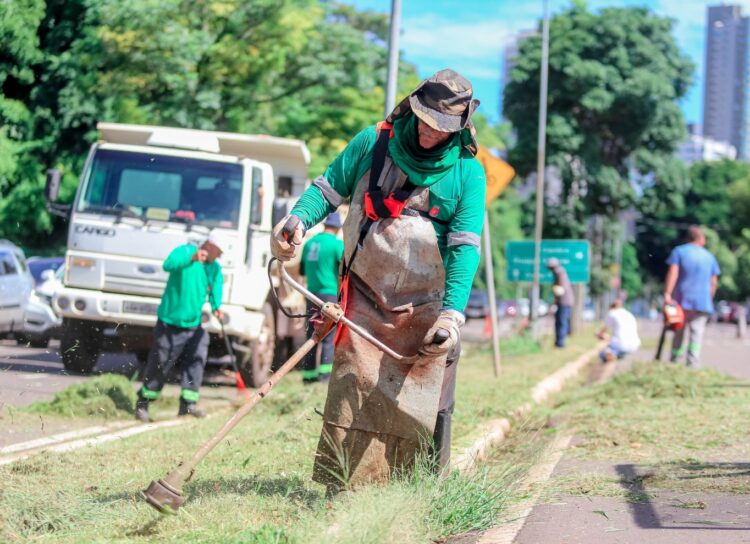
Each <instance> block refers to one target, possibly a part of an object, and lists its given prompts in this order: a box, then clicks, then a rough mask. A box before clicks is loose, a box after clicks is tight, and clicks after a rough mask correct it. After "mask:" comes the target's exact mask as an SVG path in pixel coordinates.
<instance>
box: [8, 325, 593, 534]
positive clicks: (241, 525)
mask: <svg viewBox="0 0 750 544" xmlns="http://www.w3.org/2000/svg"><path fill="white" fill-rule="evenodd" d="M549 344H550V342H549V341H548V340H545V341H544V342H543V345H542V348H543V349H541V350H540V349H539V347H534V346H531V349H526V348H524V349H523V350H521V349H519V350H518V351H521V352H523V351H536V353H532V354H530V355H523V354H516V355H509V356H507V357H505V358H504V361H503V375H502V377H501V378H500V379H495V378H494V377H493V371H492V363H491V357H490V356H489V353H490V351H489V350H488V349H486V348H482V347H478V346H467V350H466V354H465V357H463V358H462V360H461V366H460V370H459V386H458V394H457V399H458V401H457V409H456V434H455V437H456V438H455V440H454V442H455V443H457V444H458V445H459V446H460V445H461V444H466V443H470V442H471V440H472V439H473V432H474V430H475V427H476V425H477V424H478V423H480V422H482V421H483V420H486V419H491V418H495V417H501V416H507V415H508V414H509V413H510V412H511V411H512V410H514V409H515V408H516V407H517V406H518V405H520V404H522V403H523V402H526V401H527V400H528V396H529V392H530V389H531V387H532V386H533V385H534V384H535V383H536V382H538V381H539V380H540V379H541V378H542V377H544V376H546V375H547V374H549V373H550V372H552V371H554V370H555V369H556V368H558V367H559V366H561V365H562V364H564V363H565V362H567V361H568V360H570V359H573V358H575V357H576V356H577V355H579V354H580V353H581V352H583V351H585V350H586V349H589V348H590V347H591V346H592V345H593V338H592V337H591V335H590V334H587V335H585V336H584V335H582V336H580V337H579V338H574V339H573V341H572V342H571V345H570V347H568V348H566V349H565V350H552V349H551V348H550V346H549ZM324 398H325V391H324V389H323V387H319V386H313V387H303V386H302V384H301V383H300V381H299V377H298V376H297V375H296V374H295V375H292V376H289V377H288V378H287V379H286V380H285V381H283V382H282V383H281V384H280V385H279V386H278V387H277V389H275V390H274V391H273V392H272V393H271V395H269V396H268V397H267V398H266V399H265V400H263V402H261V403H260V404H259V405H258V406H257V409H256V410H254V412H253V413H252V414H251V415H250V416H248V418H247V419H246V420H245V421H244V422H242V423H241V424H240V426H239V427H238V428H237V429H235V431H234V432H233V434H231V435H230V436H229V438H228V440H226V441H225V442H224V443H222V444H220V445H219V446H218V447H217V448H216V450H214V452H212V454H211V455H210V456H209V457H208V458H207V459H206V461H205V462H204V463H203V464H202V465H200V466H199V467H198V470H197V473H196V475H195V476H194V478H193V480H192V481H190V482H189V483H188V484H187V485H186V487H185V492H186V495H187V496H188V500H187V502H186V504H185V505H184V507H183V509H182V512H181V514H180V515H179V516H173V517H161V516H159V515H158V514H157V513H155V512H154V511H153V510H152V509H151V508H150V507H149V506H147V505H146V504H145V503H143V502H142V501H141V500H140V499H139V498H138V492H139V491H140V490H141V489H143V488H144V487H145V486H146V485H147V484H148V482H149V481H150V480H152V479H155V478H159V477H162V476H163V475H164V474H165V473H166V472H168V471H169V470H170V469H172V468H173V467H174V466H175V465H176V464H177V463H178V462H180V460H181V459H184V458H185V457H187V456H189V455H190V454H192V453H193V452H194V451H195V449H197V448H198V447H199V446H200V445H201V444H202V443H203V442H204V441H205V440H207V439H208V438H209V437H210V435H211V434H212V433H213V432H214V431H215V430H216V429H217V428H218V427H219V426H220V425H221V424H222V423H223V422H224V419H225V417H226V416H227V414H228V412H222V413H217V414H215V415H214V416H213V417H211V418H209V419H207V420H203V421H190V422H189V423H187V424H185V425H182V426H179V427H176V428H169V429H163V430H160V431H155V432H151V433H145V434H142V435H138V436H134V437H131V438H128V439H126V440H122V441H116V442H112V443H108V444H103V445H101V446H99V447H95V448H87V449H82V450H77V451H74V452H70V453H66V454H40V455H37V456H35V457H32V458H30V459H28V460H25V461H20V462H16V463H14V464H11V465H7V466H2V467H0V480H2V481H3V486H2V488H1V489H0V541H9V542H22V541H28V540H33V541H34V542H37V541H38V542H71V543H72V542H111V541H123V542H145V541H153V540H159V541H160V542H172V541H174V542H181V543H188V542H243V543H245V542H249V543H298V542H299V543H302V542H304V543H308V542H334V543H347V542H372V543H381V542H403V543H407V544H408V543H412V542H413V543H417V542H429V541H430V540H432V539H436V538H439V537H441V536H445V535H450V534H457V533H463V532H466V531H471V530H477V529H482V528H486V527H488V526H491V525H492V524H494V523H496V521H497V519H498V516H499V515H500V514H501V512H502V510H503V508H504V507H505V505H506V504H507V503H508V502H509V501H512V500H514V499H515V493H517V491H516V484H517V483H518V481H519V479H520V478H521V477H522V475H523V472H524V469H525V468H526V467H527V466H528V464H529V463H530V462H531V460H532V459H533V455H532V450H533V448H531V449H528V448H527V449H524V447H523V446H519V447H518V448H516V449H515V450H514V451H513V452H512V453H507V454H506V455H503V456H496V457H495V458H493V459H491V460H490V461H489V462H488V463H486V464H485V465H483V466H482V467H480V468H479V470H477V471H476V472H474V473H472V474H468V475H462V474H454V475H451V476H450V477H448V478H446V479H443V480H439V479H437V478H435V477H434V476H432V475H431V473H430V471H429V470H428V469H427V468H426V467H423V468H422V469H419V470H417V471H416V472H415V473H414V474H412V475H409V476H405V477H404V478H401V479H398V480H397V481H394V482H392V483H391V484H389V485H387V486H383V487H371V488H368V489H365V490H361V491H358V492H356V493H351V494H348V495H345V496H343V497H337V498H336V499H334V500H330V499H327V498H326V497H325V495H324V490H323V488H322V487H321V486H318V485H317V484H315V483H313V482H312V481H311V480H310V475H311V469H312V457H313V453H314V451H315V446H316V443H317V439H318V433H319V431H320V424H321V420H320V416H319V415H318V412H319V411H321V410H322V408H323V402H324ZM455 449H458V447H456V448H455ZM455 449H454V451H455Z"/></svg>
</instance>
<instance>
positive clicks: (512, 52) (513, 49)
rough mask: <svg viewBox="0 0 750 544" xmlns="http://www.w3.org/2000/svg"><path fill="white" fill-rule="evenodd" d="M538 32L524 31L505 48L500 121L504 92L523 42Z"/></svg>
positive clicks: (516, 35) (517, 34)
mask: <svg viewBox="0 0 750 544" xmlns="http://www.w3.org/2000/svg"><path fill="white" fill-rule="evenodd" d="M537 34H538V32H537V31H536V30H522V31H521V32H517V33H516V34H515V35H514V36H513V38H512V39H511V41H510V42H508V44H507V45H506V46H505V47H504V48H503V75H502V80H501V81H500V119H502V118H503V90H504V89H505V86H506V85H507V84H508V82H509V81H510V72H511V71H512V70H513V67H514V66H515V65H516V57H517V56H518V51H519V48H520V47H521V42H522V41H523V40H525V39H526V38H529V37H531V36H536V35H537Z"/></svg>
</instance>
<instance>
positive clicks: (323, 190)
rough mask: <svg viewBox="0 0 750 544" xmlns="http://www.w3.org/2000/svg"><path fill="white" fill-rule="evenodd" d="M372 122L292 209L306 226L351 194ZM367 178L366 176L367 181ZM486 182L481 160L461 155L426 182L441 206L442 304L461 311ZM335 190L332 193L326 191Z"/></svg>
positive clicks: (366, 158) (367, 159) (367, 151)
mask: <svg viewBox="0 0 750 544" xmlns="http://www.w3.org/2000/svg"><path fill="white" fill-rule="evenodd" d="M375 140H376V131H375V126H374V125H373V126H371V127H368V128H366V129H364V130H363V131H361V132H360V133H359V134H357V135H356V136H355V137H354V138H353V139H352V140H351V142H349V145H347V147H346V149H344V150H343V151H342V152H341V153H340V154H339V156H338V157H336V158H335V159H334V161H333V162H332V163H331V165H330V166H328V168H327V169H326V171H325V174H324V175H323V176H322V179H321V178H319V179H318V180H316V181H315V183H314V184H313V185H312V186H311V187H309V188H308V189H307V190H306V191H305V193H304V194H303V195H302V196H301V197H300V199H299V201H298V202H297V204H296V205H295V206H294V208H293V209H292V213H293V214H294V215H296V216H298V217H299V218H300V219H301V220H302V222H303V223H304V224H305V227H306V228H310V227H312V226H313V225H315V224H317V223H319V222H320V221H322V220H323V219H324V218H325V217H326V216H327V215H328V214H329V213H330V212H332V211H334V210H335V209H336V208H337V207H338V206H339V205H340V204H341V202H342V201H343V200H346V199H349V198H351V196H352V194H354V190H355V188H356V184H357V182H358V181H359V180H360V179H362V176H363V175H364V174H365V173H366V172H367V171H368V170H369V169H370V165H371V164H372V155H373V149H374V147H375ZM365 183H366V180H365ZM486 186H487V182H486V179H485V175H484V169H483V168H482V165H481V164H480V163H479V161H477V160H476V159H474V158H473V157H462V158H460V159H459V160H458V162H457V163H456V165H455V166H454V167H453V168H452V169H451V170H449V171H448V172H447V173H446V174H445V175H444V176H443V177H442V178H440V179H439V180H438V181H436V182H435V183H434V184H432V185H430V208H431V209H432V208H433V207H437V208H438V209H439V212H438V215H437V218H438V219H439V220H441V221H444V222H445V223H439V222H437V221H433V222H432V224H433V226H434V227H435V234H436V235H437V239H438V247H439V249H440V254H441V256H442V258H443V265H444V266H445V272H446V274H445V276H446V277H445V298H444V299H443V307H444V308H446V309H453V310H458V311H460V312H463V311H464V308H465V307H466V302H467V301H468V299H469V292H470V291H471V284H472V281H473V280H474V275H475V274H476V271H477V267H478V266H479V237H480V234H481V232H482V224H483V222H484V204H485V191H486ZM329 189H333V193H332V192H331V191H330V190H329Z"/></svg>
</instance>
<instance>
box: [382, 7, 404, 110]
mask: <svg viewBox="0 0 750 544" xmlns="http://www.w3.org/2000/svg"><path fill="white" fill-rule="evenodd" d="M400 32H401V0H391V26H390V32H389V34H388V81H387V82H386V87H385V114H384V115H383V117H384V118H385V117H388V115H389V114H390V113H391V112H392V111H393V108H395V107H396V83H397V82H398V38H399V34H400Z"/></svg>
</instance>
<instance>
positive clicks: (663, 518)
mask: <svg viewBox="0 0 750 544" xmlns="http://www.w3.org/2000/svg"><path fill="white" fill-rule="evenodd" d="M669 341H670V339H669V338H668V339H667V342H668V344H667V346H665V348H667V350H668V347H669ZM654 351H655V350H653V349H649V350H644V351H642V352H640V353H639V354H637V356H635V357H634V359H636V360H637V359H640V360H643V361H648V360H651V359H652V358H653V353H654ZM702 361H703V364H704V366H705V367H709V368H713V369H716V370H719V371H721V372H723V373H726V374H729V375H732V376H735V377H737V378H741V379H746V380H750V340H745V341H739V340H737V339H736V338H735V328H734V327H730V326H722V325H711V326H710V327H709V329H708V330H707V335H706V340H705V344H704V348H703V354H702ZM619 366H621V367H629V366H632V361H631V362H630V364H628V363H625V364H622V365H619ZM620 370H621V369H618V372H619V371H620ZM623 370H624V368H623ZM711 387H715V388H720V387H726V386H725V385H724V384H716V385H711ZM731 387H732V388H733V391H741V394H742V395H747V394H748V392H747V389H740V388H746V387H750V384H744V383H739V384H734V385H732V386H731ZM718 390H719V389H715V391H718ZM709 392H711V391H710V390H709ZM733 394H734V393H731V394H729V396H730V397H731V396H732V395H733ZM717 396H719V397H720V396H721V394H718V393H717ZM743 399H744V397H739V396H738V401H742V402H738V409H739V410H740V411H741V414H739V415H741V416H743V417H741V418H740V419H739V421H740V422H741V421H745V422H748V423H747V424H745V425H744V426H742V425H741V424H740V425H739V426H741V428H737V427H738V423H737V421H732V422H731V423H727V421H723V419H724V418H722V417H714V419H713V420H710V421H701V420H699V419H697V420H695V421H694V425H695V431H696V435H697V434H699V433H700V432H703V433H704V436H703V437H701V438H705V436H706V435H709V436H710V435H711V434H713V435H714V436H715V438H716V439H717V440H716V443H717V444H718V445H717V446H716V447H705V446H703V445H701V438H696V440H695V443H696V444H697V445H698V446H695V447H692V449H691V444H689V443H688V442H689V437H688V441H687V442H685V441H682V442H681V443H680V444H676V443H675V444H673V443H671V442H678V441H676V440H674V438H673V439H672V440H671V441H670V438H669V436H677V435H674V434H672V435H670V433H672V432H673V429H671V428H664V427H669V425H670V424H669V423H667V425H665V426H664V427H662V429H661V431H662V432H661V433H659V434H660V436H657V437H653V436H652V437H651V441H652V443H656V444H657V448H661V449H660V450H654V449H653V448H651V450H649V453H647V452H646V451H644V450H648V449H649V448H650V447H651V445H648V444H646V442H647V440H648V439H647V438H645V437H644V440H643V442H644V444H640V443H639V442H632V443H630V444H617V443H616V442H614V446H611V447H609V449H608V448H607V446H608V445H605V446H604V447H603V448H602V449H601V450H598V449H597V448H596V447H592V446H591V442H593V441H595V440H596V438H597V437H596V436H595V437H594V438H592V437H591V433H590V434H589V436H587V437H583V436H579V435H578V433H577V431H578V429H577V428H575V426H574V425H568V424H566V423H563V424H562V425H561V427H562V428H561V429H560V431H561V432H562V433H573V439H572V441H571V444H570V446H569V447H568V448H566V450H565V452H564V454H563V456H562V460H561V461H560V462H559V463H558V464H557V466H556V467H555V469H554V471H553V473H552V476H551V478H550V480H548V481H547V482H546V483H544V484H542V485H543V486H544V488H545V490H544V491H543V492H542V497H543V498H542V499H541V500H540V501H539V503H538V504H537V505H536V506H535V507H534V508H533V509H532V511H531V513H530V515H529V516H528V517H527V518H526V520H525V523H524V525H523V527H522V529H521V530H520V531H519V533H518V534H517V536H516V538H515V539H514V540H513V542H516V543H518V544H563V543H564V544H578V543H580V544H615V543H616V544H627V543H639V544H641V543H643V544H645V543H648V544H672V543H675V544H676V543H682V542H690V543H691V544H703V543H705V544H713V543H728V544H729V543H732V544H734V543H740V542H750V432H748V431H750V406H747V403H746V402H745V401H744V400H743ZM647 402H649V400H648V399H646V400H644V405H645V404H646V403H647ZM712 402H713V400H711V399H701V398H691V397H690V392H689V391H688V392H687V393H686V397H685V399H682V398H679V399H678V400H677V401H676V402H673V404H672V405H671V406H670V405H669V404H668V403H667V406H670V407H669V408H668V409H669V410H673V413H671V414H668V415H665V416H664V417H665V420H666V421H668V420H669V417H670V416H672V417H674V415H675V414H676V413H679V412H680V410H682V409H684V408H685V406H686V405H688V404H691V403H692V405H693V406H694V407H695V406H696V405H698V408H700V404H701V403H705V404H706V405H709V404H711V403H712ZM714 406H715V405H714ZM621 409H622V410H623V411H626V412H627V413H628V414H632V418H631V419H632V420H633V421H636V422H637V421H638V417H639V412H638V409H639V405H638V404H637V403H633V404H631V405H626V406H621ZM647 410H648V408H647V407H646V408H644V412H645V413H646V414H647V413H648V412H647ZM707 412H708V413H713V414H714V416H715V412H711V411H710V410H707ZM695 413H700V411H698V412H695ZM728 415H729V414H728ZM732 415H733V416H734V417H736V416H737V415H738V414H736V413H735V414H732ZM745 416H747V417H745ZM641 417H642V416H641ZM712 417H713V416H712ZM743 418H744V419H743ZM643 421H644V422H647V423H653V421H647V420H643ZM725 424H731V425H732V427H733V428H732V431H733V432H734V433H735V434H737V433H739V434H738V437H737V438H738V439H737V440H735V439H732V440H730V442H731V445H729V446H726V445H721V442H722V437H723V435H724V434H725V433H726V431H724V430H723V429H724V427H723V426H724V425H725ZM657 428H658V426H657ZM631 431H633V432H631V433H630V436H631V440H632V436H633V435H637V432H638V431H640V432H642V433H643V434H644V435H647V434H648V433H649V432H651V431H652V428H651V427H648V425H647V424H644V425H643V426H641V425H640V424H638V423H636V424H634V425H633V427H632V428H631ZM604 434H605V435H606V433H604ZM586 440H589V443H588V444H586V443H585V442H586ZM660 441H663V443H661V444H659V442H660ZM708 444H712V442H711V441H709V442H708ZM673 446H674V449H673V448H672V447H673ZM686 448H687V449H686ZM602 451H604V454H602ZM654 451H659V454H658V456H657V457H658V459H657V457H654V456H653V455H652V454H653V452H654ZM673 451H674V453H673ZM613 452H614V455H615V456H616V455H622V458H621V459H617V460H615V461H613V460H612V454H613ZM685 452H688V453H689V455H685ZM608 456H609V457H610V458H609V459H607V457H608ZM482 542H486V541H484V540H483V541H482Z"/></svg>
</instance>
